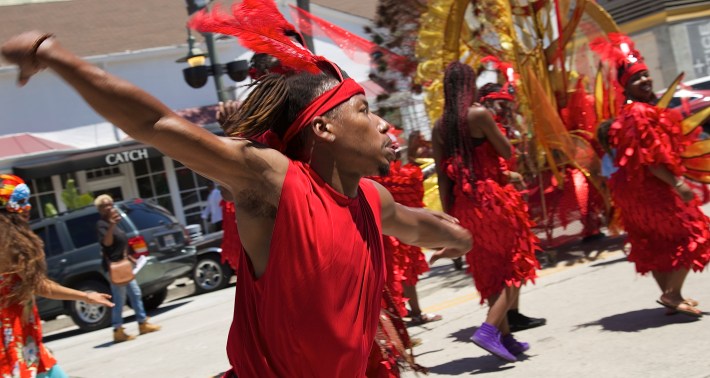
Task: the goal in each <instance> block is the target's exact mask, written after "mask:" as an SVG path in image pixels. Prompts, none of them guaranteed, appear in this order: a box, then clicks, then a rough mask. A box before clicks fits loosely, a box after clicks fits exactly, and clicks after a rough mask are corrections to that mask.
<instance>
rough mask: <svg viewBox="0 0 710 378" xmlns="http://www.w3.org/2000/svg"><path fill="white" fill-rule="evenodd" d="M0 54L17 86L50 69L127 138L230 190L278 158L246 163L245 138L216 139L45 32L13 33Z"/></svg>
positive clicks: (265, 169) (246, 143)
mask: <svg viewBox="0 0 710 378" xmlns="http://www.w3.org/2000/svg"><path fill="white" fill-rule="evenodd" d="M2 55H3V56H4V57H5V59H7V60H8V61H9V62H11V63H14V64H17V65H18V66H19V69H20V77H19V80H18V83H19V84H20V85H24V84H26V83H27V81H28V80H29V78H30V77H31V76H32V75H34V74H35V73H37V72H39V71H40V70H41V69H43V68H50V69H51V70H53V71H54V72H56V73H57V74H58V75H59V76H60V77H61V78H62V79H63V80H64V81H65V82H66V83H67V84H69V85H70V86H72V87H73V88H74V89H75V90H76V91H77V92H78V93H79V94H80V95H81V96H82V97H83V98H84V100H85V101H86V102H87V103H88V104H89V105H90V106H91V107H92V108H93V109H94V110H95V111H96V112H97V113H99V114H100V115H101V116H103V117H104V118H106V119H107V120H108V121H110V122H111V123H113V124H114V125H116V126H118V127H119V128H121V129H122V130H123V131H125V132H126V133H127V134H128V135H130V136H131V137H133V138H135V139H137V140H139V141H142V142H145V143H147V144H150V145H152V146H155V147H156V148H158V149H159V150H160V151H162V152H163V153H165V154H166V155H168V156H170V157H171V158H174V159H176V160H179V161H181V162H182V163H184V164H185V165H186V166H188V167H189V168H191V169H193V170H195V171H197V172H199V173H200V174H202V175H204V176H207V177H210V178H213V179H215V180H216V181H218V182H221V183H222V184H226V185H227V186H228V187H230V188H232V189H235V188H233V186H235V185H236V186H240V185H239V182H242V183H246V182H249V181H252V180H253V179H254V178H256V177H255V176H256V175H257V174H258V172H260V171H261V172H264V171H268V168H269V167H272V166H273V165H272V164H273V163H274V161H273V160H278V157H275V156H269V153H264V154H262V155H266V156H265V157H264V156H260V157H259V158H256V159H252V163H253V164H248V162H247V160H248V156H247V155H248V153H247V151H246V150H247V149H245V148H244V147H245V146H247V145H248V144H249V142H247V141H244V140H234V139H230V138H220V137H217V136H215V135H213V134H212V133H210V132H209V131H207V130H205V129H203V128H202V127H199V126H197V125H195V124H193V123H191V122H188V121H187V120H185V119H183V118H181V117H179V116H178V115H177V114H175V113H174V112H173V111H172V110H170V109H169V108H168V107H167V106H165V105H164V104H163V103H161V102H160V101H158V100H157V99H156V98H154V97H153V96H151V95H149V94H148V93H146V92H145V91H143V90H141V89H140V88H138V87H136V86H135V85H133V84H131V83H129V82H127V81H125V80H122V79H119V78H118V77H115V76H113V75H110V74H108V73H106V72H105V71H103V70H101V69H100V68H98V67H96V66H94V65H92V64H90V63H88V62H86V61H84V60H82V59H81V58H79V57H77V56H76V55H74V54H73V53H71V52H69V51H68V50H66V49H64V48H63V47H62V46H61V45H60V43H59V42H58V41H57V40H56V38H53V37H47V35H46V34H43V33H40V32H36V31H34V32H27V33H24V34H20V35H18V36H15V37H13V38H11V39H10V40H8V41H7V42H6V43H5V44H4V45H3V46H2ZM249 150H256V149H253V148H252V149H249ZM262 151H265V150H262ZM253 153H256V151H254V152H253ZM271 155H278V154H273V153H272V154H271ZM283 160H284V161H283V162H282V164H283V165H284V167H285V166H286V164H287V163H286V162H285V158H284V159H283ZM219 162H223V163H222V164H219ZM247 167H249V168H251V169H246V168H247ZM284 169H285V168H284ZM235 181H237V183H236V184H235ZM242 185H244V184H242Z"/></svg>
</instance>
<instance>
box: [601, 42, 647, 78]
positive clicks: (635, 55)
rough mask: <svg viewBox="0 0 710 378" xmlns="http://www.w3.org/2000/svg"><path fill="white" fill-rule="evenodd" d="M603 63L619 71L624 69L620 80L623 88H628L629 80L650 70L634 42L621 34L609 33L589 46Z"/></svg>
mask: <svg viewBox="0 0 710 378" xmlns="http://www.w3.org/2000/svg"><path fill="white" fill-rule="evenodd" d="M589 48H590V49H592V51H594V52H595V53H597V55H599V58H600V59H601V60H602V61H605V62H608V63H610V64H612V65H613V66H614V68H615V69H616V70H617V71H618V70H620V69H623V74H622V75H621V77H619V78H618V80H619V84H620V85H621V87H622V88H624V87H626V84H628V82H629V79H631V77H632V76H634V75H635V74H637V73H639V72H641V71H644V70H648V66H647V65H646V63H644V61H643V57H642V56H641V53H639V52H638V50H636V46H635V45H634V41H633V40H631V38H629V37H628V36H627V35H624V34H621V33H609V34H607V38H604V37H598V38H596V39H595V40H593V41H592V43H590V44H589Z"/></svg>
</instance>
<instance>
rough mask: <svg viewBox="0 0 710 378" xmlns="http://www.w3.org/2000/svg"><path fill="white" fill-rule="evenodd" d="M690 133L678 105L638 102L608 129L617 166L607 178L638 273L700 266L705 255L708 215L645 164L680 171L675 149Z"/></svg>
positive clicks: (709, 247) (709, 248) (708, 253)
mask: <svg viewBox="0 0 710 378" xmlns="http://www.w3.org/2000/svg"><path fill="white" fill-rule="evenodd" d="M692 138H693V136H692V135H691V136H684V135H683V133H682V126H681V117H680V114H679V113H678V112H677V111H674V110H667V109H661V108H658V107H656V106H653V105H650V104H645V103H639V102H634V103H631V104H627V105H625V106H624V107H623V108H622V109H621V113H620V115H619V117H618V119H617V120H616V121H615V122H614V124H613V125H612V126H611V129H610V130H609V144H610V146H611V147H612V148H614V149H615V150H616V165H617V166H618V167H619V170H618V171H617V172H616V173H614V174H613V175H612V177H611V180H610V183H609V184H610V187H611V193H612V198H613V199H614V204H615V206H617V207H618V208H619V209H620V210H621V221H622V224H623V226H624V229H625V230H626V232H627V234H628V241H629V242H630V243H631V252H630V254H629V260H630V261H632V262H634V263H635V264H636V270H637V271H638V272H639V273H642V274H643V273H647V272H649V271H659V272H664V271H672V270H677V269H693V270H702V269H703V268H704V267H705V265H706V264H707V263H708V260H710V244H708V239H710V231H709V230H708V218H707V217H706V216H705V215H704V214H703V213H702V211H701V210H700V208H699V207H698V205H699V204H700V202H699V201H698V200H697V199H694V200H692V201H691V202H689V203H685V202H683V200H682V199H681V198H680V196H679V195H678V193H677V192H676V190H675V189H674V188H673V187H672V186H671V185H669V184H667V183H665V182H663V181H662V180H660V179H659V178H657V177H656V176H654V175H653V174H652V173H651V171H650V170H649V169H648V168H649V167H654V166H663V167H665V168H667V169H668V170H669V171H671V172H672V173H673V174H674V175H676V176H680V175H682V174H683V172H684V171H685V168H684V167H683V166H682V165H681V157H680V154H681V152H683V150H684V149H685V148H686V146H688V145H689V144H690V142H691V141H692Z"/></svg>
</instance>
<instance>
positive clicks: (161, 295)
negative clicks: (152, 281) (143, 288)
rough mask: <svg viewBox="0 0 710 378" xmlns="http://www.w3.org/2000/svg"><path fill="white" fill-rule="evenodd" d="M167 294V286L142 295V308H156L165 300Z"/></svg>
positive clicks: (150, 309) (149, 309) (148, 309)
mask: <svg viewBox="0 0 710 378" xmlns="http://www.w3.org/2000/svg"><path fill="white" fill-rule="evenodd" d="M167 296H168V288H167V287H166V288H164V289H162V290H160V291H158V292H155V293H153V294H151V295H146V296H145V297H143V308H144V309H145V310H146V311H153V310H155V309H156V308H158V307H159V306H160V305H161V304H163V302H165V298H166V297H167Z"/></svg>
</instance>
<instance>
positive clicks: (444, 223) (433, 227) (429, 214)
mask: <svg viewBox="0 0 710 378" xmlns="http://www.w3.org/2000/svg"><path fill="white" fill-rule="evenodd" d="M375 185H376V187H377V190H378V191H379V193H380V202H381V204H382V205H381V206H382V233H384V234H385V235H391V236H394V237H396V238H397V239H399V240H401V241H402V242H403V243H405V244H411V245H416V246H419V247H424V248H441V250H440V251H437V252H436V253H435V254H434V256H432V258H431V260H430V262H431V263H434V261H436V260H438V259H439V258H442V257H449V258H454V257H459V256H463V255H464V254H466V252H468V251H469V250H470V249H471V247H472V245H473V239H472V237H471V234H470V233H469V232H468V230H466V229H465V228H463V227H461V226H459V224H458V220H457V219H456V218H454V217H451V216H449V215H447V214H444V213H441V212H437V211H431V210H427V209H423V208H412V207H407V206H404V205H401V204H399V203H396V202H394V199H393V198H392V195H391V194H390V193H389V192H388V191H387V189H385V188H384V187H383V186H382V185H380V184H378V183H375Z"/></svg>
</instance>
